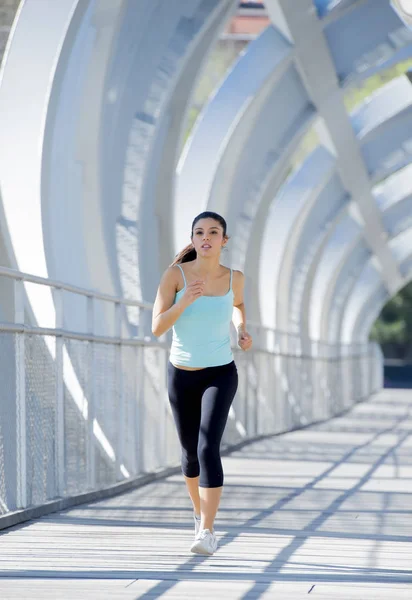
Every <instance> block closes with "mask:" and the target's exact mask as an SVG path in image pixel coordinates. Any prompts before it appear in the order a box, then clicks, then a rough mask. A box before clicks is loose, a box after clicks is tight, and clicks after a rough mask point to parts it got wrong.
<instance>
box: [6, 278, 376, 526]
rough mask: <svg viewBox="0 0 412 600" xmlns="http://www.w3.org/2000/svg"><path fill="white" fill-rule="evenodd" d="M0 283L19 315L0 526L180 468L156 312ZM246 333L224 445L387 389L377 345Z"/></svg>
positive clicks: (77, 292) (56, 285) (57, 285)
mask: <svg viewBox="0 0 412 600" xmlns="http://www.w3.org/2000/svg"><path fill="white" fill-rule="evenodd" d="M0 281H1V283H2V288H1V289H3V290H4V298H6V299H7V298H8V299H9V300H11V304H13V303H14V317H13V318H10V319H9V320H8V321H5V322H2V323H0V357H1V361H0V385H1V395H0V528H1V527H4V526H7V525H10V524H12V523H14V522H18V521H19V520H22V519H24V518H28V516H30V515H32V514H33V512H32V511H33V508H34V507H43V508H44V510H45V511H46V510H53V507H55V506H57V504H56V502H57V503H58V502H59V501H61V499H71V500H72V501H73V502H74V501H75V499H76V498H80V497H83V498H84V494H89V496H88V497H89V498H92V497H93V493H96V497H97V494H100V495H101V494H102V493H111V492H110V490H111V491H113V490H114V489H118V486H119V485H120V484H122V483H123V482H133V481H134V480H135V479H136V478H137V479H139V478H141V477H144V476H146V478H147V476H148V474H159V473H161V472H162V471H163V470H164V469H167V468H168V467H173V466H176V465H178V463H179V447H178V442H177V437H176V433H175V428H174V424H173V420H172V415H171V411H170V408H169V403H168V398H167V389H166V367H167V361H168V353H169V351H168V347H169V344H168V343H167V340H166V339H164V340H162V341H157V340H153V339H152V338H151V337H150V336H147V335H145V326H146V331H147V323H148V322H150V312H151V309H152V306H151V304H148V303H143V302H137V301H132V300H126V299H123V298H118V297H113V296H110V295H107V294H101V293H99V292H94V291H91V290H85V289H82V288H78V287H75V286H71V285H68V284H64V283H61V282H58V281H52V280H49V279H43V278H41V277H35V276H32V275H27V274H25V273H21V272H18V271H14V270H11V269H6V268H0ZM7 282H8V283H7ZM33 285H35V286H43V287H44V286H45V287H46V288H49V289H51V293H52V297H53V301H54V302H53V305H54V309H55V319H54V323H55V326H54V327H47V328H45V327H41V326H38V325H36V324H33V320H34V319H33V316H28V315H29V308H28V306H29V305H28V303H27V298H26V293H27V287H28V286H33ZM65 295H66V296H69V297H70V299H73V298H74V297H77V298H83V300H84V303H83V306H84V313H85V314H84V315H83V316H81V315H80V316H79V322H81V323H83V330H82V331H73V330H67V329H65V328H64V324H65V322H66V315H65V312H66V310H67V308H68V302H70V300H69V299H68V298H66V299H65ZM98 303H103V304H105V305H109V306H110V307H111V308H112V314H113V327H112V328H111V331H112V333H111V334H110V335H109V334H102V335H98V334H96V333H95V332H96V331H97V330H98V328H97V327H96V325H95V324H96V314H102V313H101V311H100V312H99V311H98V310H97V309H98ZM131 307H132V308H133V310H134V312H135V313H136V314H137V315H138V319H139V320H140V322H141V323H142V324H146V325H145V326H143V325H142V326H141V327H140V330H139V328H138V329H137V330H136V331H137V335H134V336H133V337H132V336H131V335H130V329H129V328H128V327H127V323H126V324H125V321H127V310H128V309H130V308H131ZM3 312H4V311H3ZM28 320H31V321H32V323H31V324H28V323H27V321H28ZM250 329H251V332H252V334H253V335H254V339H255V343H254V348H253V350H251V351H250V352H247V353H243V352H241V351H240V350H239V349H238V348H236V346H235V345H234V353H235V360H236V362H237V365H238V371H239V378H240V384H239V390H238V393H237V396H236V398H235V401H234V404H233V407H232V409H231V412H230V416H229V422H228V426H227V429H226V432H225V437H224V445H225V446H226V447H230V446H233V445H236V444H238V443H241V442H243V441H246V440H250V439H254V438H256V437H258V436H261V435H268V434H273V433H280V432H284V431H288V430H291V429H295V428H299V427H303V426H305V425H307V424H309V423H312V422H314V421H319V420H323V419H327V418H329V417H331V416H333V415H336V414H338V413H340V412H342V411H344V410H345V409H347V408H349V407H350V406H351V405H352V404H353V403H355V402H357V401H360V400H362V399H365V398H367V397H368V396H369V395H370V394H371V393H373V392H374V391H377V390H378V389H380V388H381V387H382V357H381V355H380V353H379V350H378V349H377V347H376V346H372V345H365V346H358V347H349V346H347V347H343V346H342V347H337V346H332V345H328V344H323V343H318V342H316V343H315V342H310V344H309V347H308V346H307V345H306V347H305V348H303V347H302V344H301V341H300V340H299V337H298V336H293V335H290V334H287V333H285V332H278V331H274V330H270V329H267V328H264V327H262V326H260V325H259V324H251V326H250Z"/></svg>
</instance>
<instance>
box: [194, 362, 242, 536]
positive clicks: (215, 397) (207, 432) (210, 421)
mask: <svg viewBox="0 0 412 600" xmlns="http://www.w3.org/2000/svg"><path fill="white" fill-rule="evenodd" d="M237 385H238V375H237V369H236V366H235V364H234V363H230V365H224V366H222V367H214V372H213V377H212V378H211V380H210V383H209V385H208V387H207V389H206V390H205V392H204V394H203V397H202V411H201V419H200V434H199V446H198V457H199V462H200V481H199V494H200V512H201V517H202V523H201V529H209V530H210V531H213V524H214V521H215V517H216V513H217V510H218V508H219V503H220V497H221V494H222V486H223V469H222V461H221V458H220V443H221V441H222V436H223V432H224V430H225V427H226V422H227V418H228V415H229V410H230V406H231V404H232V402H233V399H234V397H235V394H236V390H237Z"/></svg>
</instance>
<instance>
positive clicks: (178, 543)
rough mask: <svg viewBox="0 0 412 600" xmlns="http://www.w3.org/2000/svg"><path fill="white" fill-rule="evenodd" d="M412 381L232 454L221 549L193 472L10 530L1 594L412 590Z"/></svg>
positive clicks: (349, 595) (364, 594) (248, 597)
mask: <svg viewBox="0 0 412 600" xmlns="http://www.w3.org/2000/svg"><path fill="white" fill-rule="evenodd" d="M411 409H412V393H411V391H396V390H395V391H393V390H391V391H389V390H386V391H384V392H382V393H381V394H379V395H378V396H376V397H374V398H373V399H372V400H371V401H369V402H366V403H363V404H359V405H357V406H356V407H355V408H354V409H353V410H352V411H351V412H350V413H348V414H347V415H346V416H344V417H341V418H339V419H335V420H333V421H330V422H329V423H324V424H321V425H318V426H315V427H312V428H309V429H305V430H301V431H296V432H292V433H289V434H286V435H283V436H278V437H274V438H271V439H268V440H264V441H261V442H258V443H255V444H253V445H249V446H246V447H244V448H243V449H242V450H240V451H238V452H236V453H235V454H232V455H231V456H229V457H226V458H225V459H224V464H225V472H226V481H225V483H226V486H225V491H224V496H223V499H222V505H221V510H220V513H219V518H218V521H217V524H216V525H217V526H216V530H217V532H218V538H219V544H220V546H219V549H218V551H217V552H216V554H215V555H214V556H213V557H200V556H194V555H191V554H190V553H189V551H188V548H189V545H190V542H191V539H192V535H193V533H192V514H191V509H190V506H189V502H188V500H187V499H186V495H185V491H184V486H183V483H182V479H181V477H180V476H174V477H170V478H169V479H167V480H164V481H160V482H157V483H153V484H150V485H148V486H145V487H143V488H140V489H137V490H134V491H132V492H128V493H126V494H124V495H122V496H118V497H116V498H112V499H110V500H105V501H100V502H97V503H94V504H89V505H83V506H80V507H77V508H75V509H71V510H68V511H66V512H62V513H59V514H53V515H49V516H48V517H44V518H42V519H40V520H37V521H33V522H31V523H28V524H26V525H24V526H18V527H15V528H13V529H10V530H7V531H5V532H4V533H3V534H1V535H0V598H1V599H2V600H12V599H19V600H22V599H26V598H27V599H30V600H33V599H36V598H41V599H42V600H47V599H49V598H50V599H51V598H53V600H55V599H57V598H63V599H66V598H67V599H73V598H74V599H76V600H81V599H83V598H84V599H91V598H93V599H96V600H97V599H99V600H101V599H104V598H110V599H114V600H116V599H117V598H119V599H132V598H133V599H137V598H143V599H155V598H162V599H168V600H170V599H175V600H177V599H179V600H180V599H184V598H188V599H189V598H190V599H191V600H197V599H203V598H213V600H219V599H220V598H222V599H224V600H228V599H232V598H233V599H235V598H236V599H242V600H254V599H260V600H271V599H274V598H278V599H281V600H283V599H285V600H287V599H290V598H307V597H308V594H310V595H311V598H314V599H315V600H316V599H328V600H332V599H334V598H342V599H345V600H347V599H355V598H356V599H358V600H364V599H367V598H370V599H374V600H375V599H380V598H382V599H385V600H388V599H392V598H393V599H398V598H399V599H400V598H405V599H406V598H407V599H408V600H410V599H411V598H412V544H411V542H412V435H411V434H412V416H411Z"/></svg>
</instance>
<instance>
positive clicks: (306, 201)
mask: <svg viewBox="0 0 412 600" xmlns="http://www.w3.org/2000/svg"><path fill="white" fill-rule="evenodd" d="M393 4H394V6H396V7H397V8H399V6H401V4H402V0H394V1H393ZM236 6H237V2H235V1H234V0H176V1H175V2H164V1H163V0H140V1H139V2H135V1H134V0H99V1H96V0H84V1H83V0H82V1H80V0H59V2H53V3H50V2H48V1H46V0H25V2H24V3H22V4H21V7H20V10H19V12H18V18H17V20H16V22H15V25H14V28H13V30H12V33H11V37H10V40H9V43H8V47H7V51H6V54H5V59H4V61H3V69H2V73H1V85H0V131H1V134H2V144H1V147H0V193H1V199H2V208H3V212H4V218H2V219H1V227H2V239H1V251H2V253H3V254H4V255H5V259H4V260H5V261H6V262H7V264H10V265H11V266H15V267H18V268H20V269H22V270H25V271H29V272H31V273H35V274H39V275H46V276H47V275H49V276H51V277H53V278H56V279H65V280H69V281H70V282H71V283H74V284H78V285H81V286H83V287H91V288H97V289H100V290H102V291H105V292H109V293H113V294H118V295H122V296H125V297H127V298H134V299H145V300H152V299H153V297H154V294H155V290H156V285H157V282H158V280H159V277H160V275H161V272H162V271H163V270H164V269H165V268H166V267H167V265H168V264H170V262H171V260H172V257H173V255H174V254H175V253H176V252H177V251H178V250H179V249H180V248H181V247H182V246H184V245H185V244H186V243H187V241H188V239H189V235H190V224H191V221H192V219H193V217H194V216H195V214H197V213H198V212H201V211H202V210H205V209H210V210H216V211H218V212H220V213H222V214H223V215H224V216H225V217H226V218H227V219H228V222H229V227H230V231H229V233H230V234H231V242H230V250H229V253H228V255H227V257H226V260H227V263H228V264H230V265H231V266H233V267H234V268H239V269H242V270H244V272H245V274H246V277H247V282H248V285H247V290H248V297H247V302H248V305H249V309H250V316H251V317H252V319H253V320H254V321H257V322H258V323H260V324H262V325H265V326H268V327H272V328H277V329H278V330H282V331H287V332H289V333H290V334H294V335H297V336H298V337H300V338H301V342H302V344H303V346H304V347H306V348H307V349H308V351H309V350H310V348H311V345H310V340H313V339H315V340H319V341H323V342H327V343H328V344H337V343H340V342H345V343H352V342H354V341H357V342H359V341H362V340H363V341H365V340H366V339H367V327H366V325H365V324H368V323H369V321H370V319H369V318H366V316H367V315H374V314H375V313H376V310H377V308H378V307H380V306H381V304H382V302H384V301H385V299H386V298H387V297H390V296H391V295H392V294H393V293H395V291H397V290H398V289H400V287H402V286H403V285H404V284H405V283H406V282H407V281H408V280H409V278H410V277H411V269H410V258H409V255H410V252H409V250H410V248H409V244H410V236H409V231H410V230H411V227H412V217H411V216H410V214H411V208H412V190H411V189H410V185H409V181H410V179H411V174H412V173H411V166H410V163H411V162H412V161H411V158H412V157H411V152H412V141H411V139H412V138H410V134H409V132H410V130H411V127H410V124H411V120H412V88H411V85H410V82H409V79H408V77H406V76H402V77H399V78H398V79H396V80H394V81H393V82H391V83H389V84H387V85H386V86H384V87H383V88H382V89H380V90H379V91H378V92H377V93H375V94H374V95H373V96H372V97H371V98H368V99H367V101H366V102H365V103H363V104H362V105H361V106H359V107H358V108H357V109H356V110H355V111H354V112H353V113H352V114H351V115H349V114H348V113H347V111H346V108H345V104H344V93H345V89H346V88H348V87H349V86H351V85H353V84H355V83H358V82H361V81H362V80H363V79H365V78H367V77H369V76H370V75H371V74H373V73H376V72H378V71H381V70H383V69H385V68H386V67H388V66H390V65H392V64H394V63H396V62H397V61H399V60H401V59H404V58H406V57H410V56H412V31H411V30H409V29H408V27H406V26H405V24H404V22H402V21H401V19H400V18H399V16H398V15H397V14H396V12H395V11H394V10H393V9H392V8H391V6H390V3H389V2H388V1H387V0H341V1H340V2H336V0H333V1H332V0H302V1H301V2H299V3H296V2H291V1H290V0H267V2H266V6H267V10H268V13H269V15H270V17H271V20H272V25H271V26H269V27H268V28H267V29H266V30H265V31H264V32H263V33H262V34H261V35H260V36H259V37H258V38H257V39H256V40H255V41H253V42H252V43H251V44H249V46H248V48H247V50H246V51H245V52H244V53H242V55H241V56H240V57H239V58H238V60H237V61H236V63H235V64H234V66H233V67H232V68H231V69H230V71H229V72H228V73H227V75H226V77H225V78H224V80H223V81H222V83H221V84H220V86H219V88H218V89H217V90H216V91H215V93H214V94H213V96H212V97H211V99H210V100H209V102H208V103H207V105H206V106H205V108H204V110H203V112H202V114H201V115H200V118H199V120H198V122H197V124H196V126H195V128H194V129H193V131H192V133H191V135H190V138H189V140H188V142H187V143H186V146H185V147H184V150H183V153H182V154H181V155H180V149H181V146H182V140H183V137H184V135H185V129H186V116H187V112H188V108H189V106H190V98H191V95H192V92H193V90H194V88H195V86H196V84H197V81H198V79H199V75H200V73H201V70H202V66H203V65H204V63H205V61H206V60H207V57H208V55H209V52H210V50H211V49H212V48H213V46H214V44H215V42H216V40H217V39H218V37H219V34H220V32H222V31H223V28H224V26H225V23H226V22H227V19H228V18H229V17H230V16H231V15H232V14H233V12H234V11H235V10H236ZM405 20H406V21H407V19H405ZM364 23H368V28H367V30H365V27H364ZM349 34H350V39H351V44H350V45H348V44H347V39H348V35H349ZM27 40H29V41H30V43H27ZM29 61H30V64H33V65H34V68H33V69H32V70H30V71H28V72H27V77H25V78H23V80H20V79H19V80H18V81H16V78H15V76H14V73H15V72H16V71H18V70H19V69H22V68H23V66H25V65H27V64H28V63H29ZM17 84H18V85H19V90H18V93H17ZM22 86H23V87H22ZM28 97H30V103H28V102H27V98H28ZM312 129H313V131H315V132H316V135H317V141H315V142H314V143H313V147H312V148H311V150H310V151H309V152H307V155H306V158H305V159H303V160H302V161H301V163H299V162H298V161H297V159H296V151H297V150H298V149H300V145H301V143H302V141H303V140H305V139H306V135H307V134H308V132H310V131H311V130H312ZM22 140H24V144H22ZM379 182H381V183H379ZM22 215H24V217H23V218H22ZM28 242H29V244H28ZM28 248H29V249H28ZM27 294H28V300H29V304H28V308H29V309H30V311H31V313H30V314H31V318H32V319H33V320H34V321H38V322H41V324H44V325H52V323H53V320H54V307H53V299H52V297H51V295H50V294H48V293H47V292H45V293H44V292H43V295H42V296H38V295H37V294H38V292H36V293H35V292H34V291H33V290H27ZM7 302H8V301H7ZM7 302H6V303H7ZM99 317H100V318H99V319H98V321H99V331H98V332H101V333H107V332H111V331H112V330H113V326H114V325H113V319H112V317H111V315H110V314H109V313H106V311H105V310H104V309H103V308H102V309H101V312H100V314H99ZM66 319H67V323H66V326H67V327H71V328H76V329H78V328H82V327H84V324H85V317H84V314H83V313H82V311H81V310H80V306H76V305H75V304H73V303H69V304H68V306H67V311H66ZM139 325H142V323H141V322H140V324H139V317H138V315H137V314H134V313H133V312H132V311H130V312H128V314H127V315H126V314H125V315H124V331H125V332H127V333H128V334H132V335H133V334H136V333H137V332H138V327H139ZM305 344H306V346H305Z"/></svg>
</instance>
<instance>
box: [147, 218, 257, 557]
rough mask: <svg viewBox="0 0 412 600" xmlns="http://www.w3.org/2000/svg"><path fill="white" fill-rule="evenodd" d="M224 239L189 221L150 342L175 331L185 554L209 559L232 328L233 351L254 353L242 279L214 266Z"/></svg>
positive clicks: (172, 386)
mask: <svg viewBox="0 0 412 600" xmlns="http://www.w3.org/2000/svg"><path fill="white" fill-rule="evenodd" d="M228 239H229V238H228V236H227V234H226V221H225V219H224V218H223V217H221V216H220V215H218V214H216V213H214V212H203V213H201V214H200V215H198V216H197V217H196V218H195V219H194V221H193V224H192V233H191V240H192V242H191V243H190V244H189V245H188V246H187V247H186V248H184V250H182V251H181V252H180V254H178V255H177V257H176V259H175V261H174V262H173V264H172V265H171V266H170V267H169V268H168V269H167V270H166V271H165V273H164V274H163V277H162V279H161V282H160V285H159V289H158V292H157V296H156V301H155V304H154V308H153V321H152V331H153V334H154V335H155V336H161V335H163V334H164V333H165V332H166V331H168V330H169V329H170V328H171V327H173V342H172V347H171V352H170V362H169V365H168V391H169V399H170V404H171V408H172V412H173V417H174V420H175V423H176V428H177V433H178V436H179V440H180V444H181V447H182V472H183V475H184V477H185V481H186V486H187V490H188V492H189V496H190V499H191V501H192V504H193V509H194V520H195V540H194V542H193V544H192V546H191V551H192V552H194V553H197V554H207V555H212V554H213V553H214V552H215V551H216V548H217V539H216V535H215V532H214V528H213V525H214V521H215V517H216V513H217V510H218V507H219V502H220V497H221V494H222V486H223V470H222V462H221V459H220V443H221V440H222V436H223V432H224V429H225V426H226V421H227V418H228V415H229V410H230V406H231V404H232V401H233V398H234V397H235V394H236V390H237V385H238V375H237V369H236V365H235V363H234V361H233V354H232V350H231V345H230V322H231V321H233V324H234V326H235V328H236V330H237V337H238V345H239V347H240V348H241V349H242V350H248V349H249V348H250V347H251V346H252V338H251V336H250V335H249V334H248V333H247V331H246V317H245V307H244V303H243V288H244V276H243V273H241V272H240V271H232V269H228V268H227V267H224V266H223V265H221V264H220V254H221V251H222V248H223V247H224V246H226V244H227V241H228Z"/></svg>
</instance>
